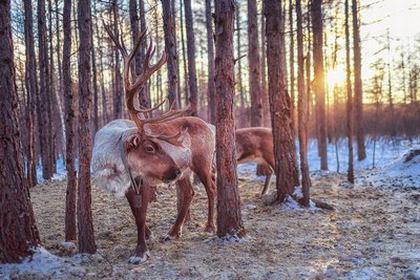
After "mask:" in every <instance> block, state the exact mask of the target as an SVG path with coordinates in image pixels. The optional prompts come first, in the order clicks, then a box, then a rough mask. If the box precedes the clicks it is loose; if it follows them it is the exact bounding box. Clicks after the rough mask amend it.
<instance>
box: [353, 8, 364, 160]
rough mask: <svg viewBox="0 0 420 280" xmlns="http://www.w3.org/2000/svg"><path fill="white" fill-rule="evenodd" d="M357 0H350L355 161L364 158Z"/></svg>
mask: <svg viewBox="0 0 420 280" xmlns="http://www.w3.org/2000/svg"><path fill="white" fill-rule="evenodd" d="M357 2H358V1H357V0H352V14H353V44H354V103H355V104H354V105H355V106H354V107H355V110H354V124H355V126H354V129H355V132H356V141H357V159H358V160H364V159H365V158H366V148H365V135H364V129H363V89H362V54H361V46H360V25H359V16H358V6H357Z"/></svg>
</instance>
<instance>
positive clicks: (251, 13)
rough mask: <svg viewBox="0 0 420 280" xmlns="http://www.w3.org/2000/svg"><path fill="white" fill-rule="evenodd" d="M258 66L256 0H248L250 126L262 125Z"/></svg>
mask: <svg viewBox="0 0 420 280" xmlns="http://www.w3.org/2000/svg"><path fill="white" fill-rule="evenodd" d="M260 67H261V65H260V47H259V40H258V16H257V1H256V0H248V71H249V93H250V96H251V126H262V125H263V106H262V92H261V71H260V70H261V69H260Z"/></svg>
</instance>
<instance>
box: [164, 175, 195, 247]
mask: <svg viewBox="0 0 420 280" xmlns="http://www.w3.org/2000/svg"><path fill="white" fill-rule="evenodd" d="M177 187H178V188H179V190H180V192H181V193H182V198H183V199H182V202H181V203H182V205H181V207H180V211H179V212H178V216H177V217H176V221H175V224H174V225H173V227H172V228H171V230H170V231H169V233H168V235H167V236H166V237H165V238H164V241H168V240H172V239H177V238H179V237H180V236H181V234H182V226H183V224H184V222H185V217H186V215H187V213H188V210H189V209H190V205H191V201H192V198H193V196H194V190H193V187H192V185H191V182H190V178H189V177H186V178H185V177H184V178H182V179H179V180H178V182H177Z"/></svg>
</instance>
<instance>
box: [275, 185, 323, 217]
mask: <svg viewBox="0 0 420 280" xmlns="http://www.w3.org/2000/svg"><path fill="white" fill-rule="evenodd" d="M296 189H298V188H296ZM295 192H296V191H295ZM297 192H299V191H297ZM280 208H281V209H283V210H288V211H311V212H313V211H319V210H320V209H319V208H318V207H316V206H315V203H314V202H313V201H312V200H310V201H309V207H307V208H306V207H303V206H301V205H300V204H299V203H298V202H297V201H296V200H294V199H293V198H292V197H290V196H288V197H287V199H286V200H285V201H284V202H283V203H281V204H280Z"/></svg>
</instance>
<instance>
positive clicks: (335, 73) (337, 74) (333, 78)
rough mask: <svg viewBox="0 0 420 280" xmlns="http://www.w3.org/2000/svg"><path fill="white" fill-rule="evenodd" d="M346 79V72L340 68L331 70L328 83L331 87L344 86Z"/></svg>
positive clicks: (328, 74)
mask: <svg viewBox="0 0 420 280" xmlns="http://www.w3.org/2000/svg"><path fill="white" fill-rule="evenodd" d="M345 78H346V75H345V73H344V70H343V69H340V68H334V69H330V70H329V71H328V73H327V82H328V85H329V86H330V87H333V86H334V85H340V84H343V83H344V80H345Z"/></svg>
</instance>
